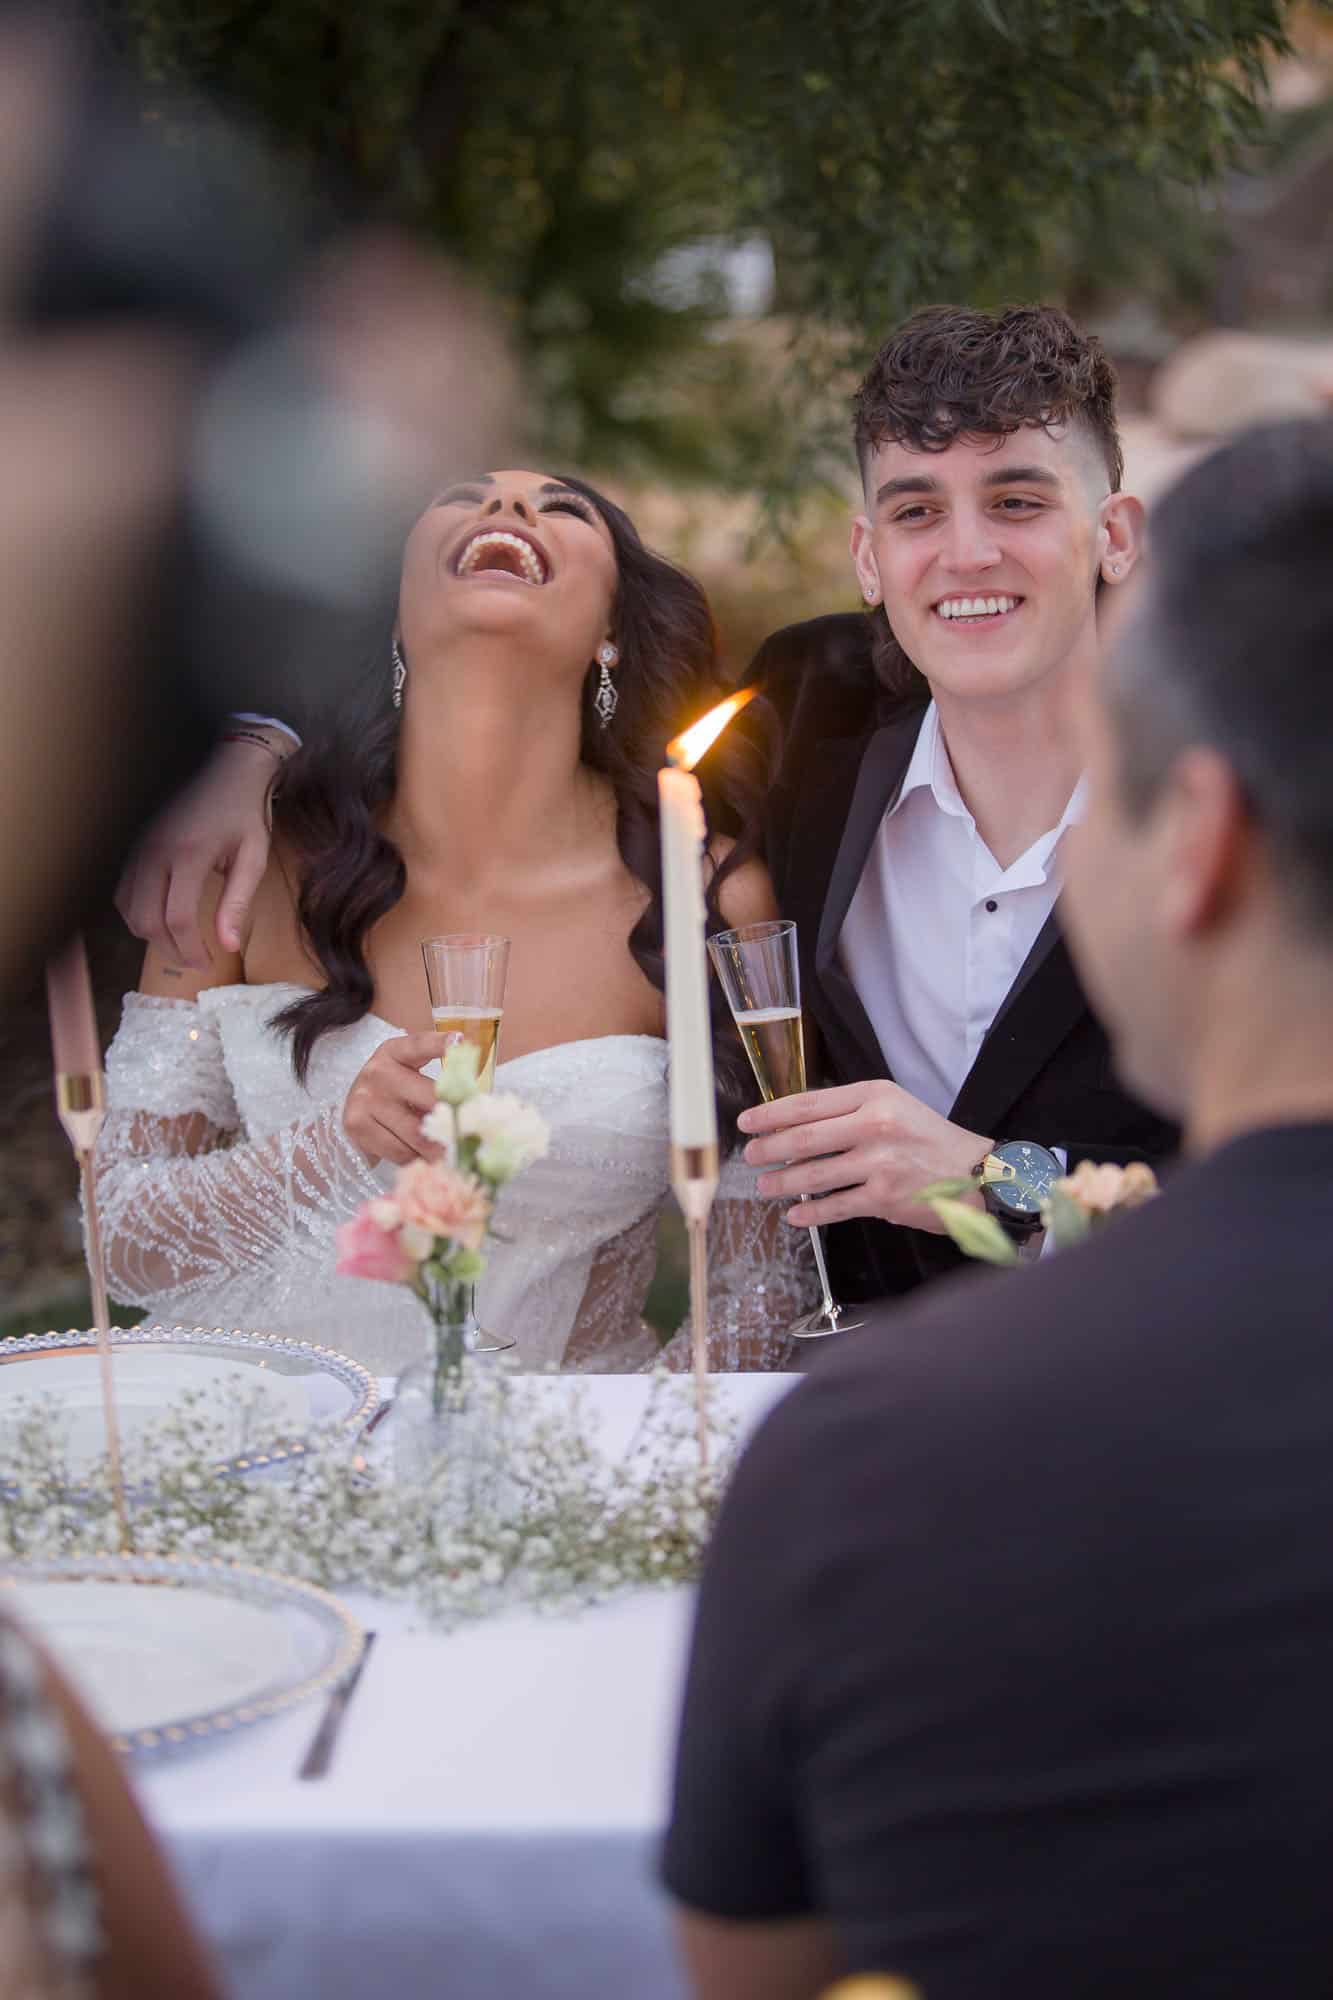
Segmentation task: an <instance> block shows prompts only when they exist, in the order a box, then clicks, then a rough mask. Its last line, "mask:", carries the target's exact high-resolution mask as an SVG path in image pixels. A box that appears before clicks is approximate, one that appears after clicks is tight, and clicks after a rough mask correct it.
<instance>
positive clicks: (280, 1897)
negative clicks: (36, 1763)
mask: <svg viewBox="0 0 1333 2000" xmlns="http://www.w3.org/2000/svg"><path fill="white" fill-rule="evenodd" d="M582 1379H583V1380H584V1381H585V1382H586V1381H589V1380H590V1378H587V1377H584V1378H582ZM715 1379H716V1380H717V1382H718V1386H719V1389H720V1390H721V1391H722V1393H724V1394H725V1395H726V1396H728V1398H730V1399H731V1400H732V1401H733V1404H734V1406H735V1407H736V1408H737V1410H738V1411H739V1412H740V1413H741V1417H742V1422H743V1424H744V1425H745V1426H746V1427H747V1428H748V1427H749V1426H751V1425H752V1424H753V1423H755V1422H757V1421H758V1419H759V1417H760V1415H761V1414H762V1413H763V1411H764V1410H765V1409H766V1408H767V1407H768V1406H769V1404H770V1403H772V1402H773V1401H774V1400H775V1399H776V1397H777V1396H778V1395H780V1394H781V1393H783V1392H784V1391H785V1390H786V1389H787V1388H789V1387H790V1386H791V1384H792V1382H793V1381H794V1380H795V1379H796V1378H795V1377H792V1376H782V1375H752V1376H733V1377H728V1378H715ZM647 1386H648V1385H647V1382H646V1380H644V1378H624V1377H605V1378H602V1379H601V1380H600V1381H594V1382H593V1385H592V1393H593V1394H594V1395H595V1396H596V1397H597V1399H598V1403H599V1407H600V1406H602V1405H604V1406H605V1408H606V1411H607V1423H606V1435H607V1436H608V1438H610V1437H611V1436H612V1435H613V1434H615V1433H621V1432H623V1434H624V1435H628V1431H629V1429H630V1428H631V1427H632V1423H633V1417H634V1413H635V1411H636V1410H637V1408H639V1407H641V1404H642V1400H643V1398H644V1397H645V1396H646V1394H647ZM345 1601H346V1602H347V1603H348V1604H349V1606H350V1607H351V1608H352V1609H353V1610H354V1611H355V1612H356V1613H357V1614H358V1616H360V1617H361V1618H362V1619H363V1621H364V1622H365V1623H366V1624H367V1625H368V1626H370V1627H373V1628H374V1630H375V1631H376V1633H377V1635H378V1636H377V1639H376V1643H375V1648H374V1651H373V1652H372V1654H371V1656H370V1660H369V1662H368V1664H367V1666H366V1670H365V1673H364V1674H363V1676H362V1680H361V1685H360V1687H359V1688H358V1690H357V1693H356V1696H355V1698H354V1700H353V1702H352V1705H351V1708H350V1710H349V1712H348V1716H347V1719H346V1722H345V1723H344V1725H343V1729H342V1733H341V1736H340V1737H339V1741H338V1748H337V1753H336V1756H335V1759H334V1764H333V1768H332V1771H331V1773H330V1774H329V1776H328V1777H326V1778H324V1779H321V1780H319V1781H316V1782H307V1783H301V1782H299V1781H298V1780H297V1779H296V1776H295V1773H296V1769H297V1766H298V1764H299V1763H300V1760H301V1757H302V1755H303V1754H304V1751H305V1748H306V1746H307V1744H308V1743H309V1740H310V1737H311V1735H312V1733H313V1731H314V1728H315V1726H316V1724H317V1722H318V1720H319V1715H320V1710H319V1708H318V1707H317V1706H316V1707H310V1708H305V1709H301V1710H298V1711H297V1712H296V1713H295V1714H292V1715H288V1716H284V1717H281V1718H278V1719H277V1720H275V1721H273V1722H270V1723H266V1724H264V1725H262V1726H261V1727H257V1728H255V1729H252V1730H250V1731H249V1732H247V1733H246V1735H244V1736H241V1737H238V1738H236V1739H234V1740H233V1741H231V1742H229V1743H226V1744H218V1745H212V1746H203V1747H201V1748H200V1749H199V1750H198V1751H197V1752H195V1753H193V1754H191V1755H190V1756H188V1757H184V1758H182V1759H181V1760H180V1761H179V1762H177V1763H174V1764H165V1765H163V1766H161V1767H160V1768H157V1769H151V1768H150V1769H146V1770H145V1771H144V1772H143V1773H142V1775H141V1777H140V1780H139V1784H140V1796H141V1799H142V1802H143V1804H144V1807H145V1809H146V1811H147V1813H148V1815H149V1818H150V1819H151V1820H152V1822H153V1823H154V1825H155V1826H156V1828H157V1831H158V1833H159V1834H160V1836H161V1837H162V1838H163V1840H164V1841H165V1843H166V1846H167V1849H168V1852H169V1854H170V1856H171V1858H172V1860H173V1862H174V1864H175V1867H176V1869H177V1872H178V1875H179V1877H180V1879H181V1882H182V1885H183V1887H184V1889H185V1892H186V1895H187V1897H188V1898H189V1900H190V1902H191V1904H192V1906H193V1908H194V1911H195V1914H196V1917H197V1920H198V1922H199V1924H200V1926H201V1928H202V1929H203V1931H204V1932H205V1934H206V1935H207V1936H208V1937H209V1938H210V1939H211V1941H212V1942H213V1944H214V1946H215V1948H216V1949H217V1951H218V1952H219V1953H220V1955H221V1958H222V1962H223V1965H224V1969H225V1971H226V1974H227V1975H228V1977H229V1980H230V1982H231V1993H232V1995H233V2000H300V1996H303V1995H307V1994H309V1995H319V1996H320V1997H321V2000H366V1996H371V2000H380V1996H383V2000H426V1996H428V1995H429V1996H431V2000H435V1996H444V1997H446V2000H474V1996H475V2000H482V1996H485V2000H510V1996H513V2000H518V1996H520V1995H521V1996H523V2000H556V1996H559V2000H591V1996H600V1995H603V1994H604V1995H608V1996H616V2000H681V1996H682V1995H683V1991H684V1989H683V1985H682V1982H681V1980H680V1977H679V1974H678V1973H677V1971H676V1968H675V1965H674V1961H673V1957H672V1951H671V1945H670V1939H669V1929H668V1910H667V1905H666V1902H665V1899H664V1897H663V1896H662V1894H661V1892H660V1891H659V1889H658V1887H657V1885H656V1880H655V1863H656V1853H657V1846H658V1842H659V1839H660V1835H661V1831H662V1827H663V1824H664V1820H665V1812H666V1802H667V1786H668V1780H669V1772H670V1758H671V1750H672V1742H673V1736H674V1730H675V1723H676V1712H677V1706H678V1702H679V1696H680V1683H681V1672H682V1667H683V1662H684V1651H685V1647H686V1645H687V1643H688V1638H689V1620H690V1612H691V1593H689V1592H687V1591H679V1590H678V1591H670V1592H665V1591H663V1592H649V1591H645V1592H640V1593H636V1594H634V1595H633V1596H628V1597H625V1598H622V1599H619V1600H617V1601H616V1602H614V1603H612V1604H610V1605H607V1606H604V1607H602V1608H601V1609H599V1610H595V1611H589V1612H586V1613H584V1614H582V1615H581V1616H579V1617H575V1618H560V1619H555V1618H541V1617H535V1616H532V1615H529V1614H521V1613H513V1614H510V1615H507V1616H505V1617H503V1618H499V1619H495V1620H491V1621H487V1622H485V1623H483V1624H480V1625H476V1626H471V1627H468V1628H465V1629H464V1630H462V1631H459V1632H455V1633H453V1634H450V1635H448V1636H437V1635H434V1634H431V1633H429V1632H426V1631H422V1630H419V1629H413V1622H414V1621H413V1618H412V1614H411V1613H410V1612H408V1611H406V1610H405V1609H404V1608H403V1607H401V1606H398V1605H391V1604H389V1603H388V1602H386V1601H384V1600H378V1601H377V1600H375V1599H374V1598H373V1597H362V1596H354V1595H352V1594H350V1593H347V1594H345Z"/></svg>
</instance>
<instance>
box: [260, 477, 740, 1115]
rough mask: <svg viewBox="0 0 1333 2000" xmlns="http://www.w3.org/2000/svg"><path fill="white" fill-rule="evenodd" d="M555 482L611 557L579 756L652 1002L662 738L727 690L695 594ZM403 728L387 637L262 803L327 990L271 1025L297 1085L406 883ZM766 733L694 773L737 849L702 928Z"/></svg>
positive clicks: (721, 1020) (367, 998)
mask: <svg viewBox="0 0 1333 2000" xmlns="http://www.w3.org/2000/svg"><path fill="white" fill-rule="evenodd" d="M561 484H562V485H565V486H568V487H570V488H572V490H573V491H574V492H576V493H580V494H582V495H583V496H584V497H585V498H586V499H587V500H589V501H590V502H591V503H592V505H593V506H594V507H596V509H597V511H598V513H599V514H600V515H601V517H602V519H603V521H605V523H606V526H607V529H608V530H609V532H610V536H611V541H612V544H613V547H614V550H615V557H616V569H617V578H618V580H617V589H616V600H615V605H614V608H613V612H612V627H613V631H614V636H615V643H616V645H617V647H618V649H619V652H620V664H619V668H618V670H617V674H616V689H617V693H618V695H619V704H618V706H617V709H616V713H615V718H614V721H613V722H612V724H611V726H610V727H609V728H607V729H603V728H602V727H601V726H600V723H599V721H598V719H597V716H596V714H595V712H594V709H593V706H592V695H593V691H594V688H595V686H596V682H597V675H598V669H597V667H596V665H595V664H593V663H590V664H589V667H588V673H587V677H586V680H585V683H584V689H583V724H582V740H581V745H580V757H581V760H582V762H583V763H585V764H586V765H588V766H589V768H590V769H592V770H594V771H601V772H603V773H604V774H605V776H606V778H607V779H608V781H609V783H610V785H611V788H612V791H613V792H614V794H615V800H616V840H617V844H618V846H619V849H620V853H621V856H622V858H623V859H624V862H625V865H626V867H627V868H628V869H629V870H630V871H631V873H632V874H633V875H635V876H636V877H637V879H638V880H639V881H640V882H641V883H642V884H643V885H644V888H645V889H646V890H647V892H648V900H647V903H646V905H645V907H644V909H643V912H642V914H641V915H640V917H639V919H638V921H637V922H636V923H635V925H634V926H633V928H632V930H631V931H630V932H629V935H628V937H627V939H626V943H627V945H628V947H629V950H630V953H631V955H632V956H633V958H634V960H635V962H636V963H637V964H638V965H639V967H640V968H641V970H642V971H643V972H644V974H645V976H646V977H647V978H648V979H649V980H651V982H652V984H653V985H654V986H656V987H657V988H658V990H659V991H663V990H665V964H664V960H663V944H662V865H661V850H660V845H659V830H658V810H657V773H658V771H659V769H660V768H661V765H662V763H663V761H664V757H663V753H664V750H665V747H666V744H667V743H668V742H669V741H670V739H671V738H672V737H673V736H676V735H678V734H679V733H680V731H681V730H682V729H683V728H684V727H686V725H687V724H688V723H690V722H692V721H695V720H697V719H698V717H699V716H700V715H701V714H702V713H703V712H704V710H706V709H707V708H708V707H710V706H711V705H712V703H713V702H714V701H717V700H719V699H720V698H721V696H722V694H723V693H724V692H725V690H724V689H723V688H722V686H721V685H720V682H719V675H718V661H717V642H716V634H715V631H714V627H713V619H712V614H711V612H710V610H709V607H708V600H707V598H706V597H705V595H704V592H703V589H702V587H701V586H700V585H699V584H698V583H697V582H696V581H695V579H694V578H693V577H692V576H690V575H689V574H688V573H687V572H686V571H685V570H682V569H679V568H678V567H677V566H676V565H675V564H674V563H671V562H668V561H667V559H666V558H665V557H664V556H660V555H658V554H656V553H655V552H654V551H653V550H652V549H650V548H648V547H647V546H646V545H645V543H644V542H643V540H642V538H641V537H640V535H639V532H638V530H637V529H636V527H635V526H634V523H633V522H632V521H631V520H630V518H629V516H628V514H626V513H625V512H624V510H623V508H620V507H617V506H616V505H615V504H614V502H613V501H610V500H608V499H607V498H606V497H605V495H604V494H602V493H599V492H598V491H597V490H596V488H595V487H592V486H590V485H588V484H587V482H586V481H584V480H581V479H576V478H562V480H561ZM400 727H401V711H400V710H398V709H395V708H394V707H393V705H392V702H391V699H390V669H389V642H388V639H387V637H386V641H385V647H384V662H383V664H382V665H381V666H379V667H377V668H376V669H375V670H374V671H373V673H372V674H371V676H370V677H369V679H368V682H367V685H366V688H365V691H364V697H363V703H362V707H361V709H360V711H359V712H358V713H355V714H346V715H343V716H341V717H339V718H338V721H337V724H336V726H334V727H332V728H330V729H329V730H328V731H327V732H325V733H324V734H323V735H321V736H320V737H319V738H318V739H317V740H313V741H311V742H310V743H309V744H308V745H307V746H306V747H305V748H303V749H302V750H301V751H299V752H298V754H297V755H296V756H295V757H293V758H292V759H291V761H290V762H289V763H288V765H287V766H286V768H285V770H284V773H283V780H282V787H281V790H280V792H279V793H278V795H277V798H276V801H275V809H274V828H275V832H276V833H278V834H279V835H280V836H281V838H282V839H283V841H284V842H285V843H286V845H287V847H288V848H289V850H290V851H291V853H292V854H293V856H294V858H295V861H296V867H297V873H298V876H299V891H298V905H297V908H298V915H299V918H300V922H301V927H302V929H303V931H304V933H305V936H306V938H307V939H308V941H309V943H310V946H311V949H312V950H313V952H314V954H315V956H316V957H317V958H318V960H319V963H320V965H321V967H322V968H323V971H324V976H325V981H326V984H325V985H324V987H323V989H322V990H321V991H319V992H317V993H312V994H310V995H308V996H307V997H305V998H303V999H300V1000H296V1001H293V1002H292V1004H291V1005H290V1006H288V1007H285V1008H284V1009H283V1010H282V1012H281V1013H279V1014H278V1015H277V1016H276V1017H275V1025H276V1026H278V1027H279V1028H282V1029H285V1030H286V1031H287V1033H288V1034H290V1036H291V1043H292V1064H293V1067H294V1069H295V1071H296V1074H297V1076H298V1077H299V1078H300V1079H301V1081H302V1082H304V1081H305V1078H306V1074H307V1071H308V1068H309V1064H310V1057H311V1054H312V1051H313V1050H314V1047H315V1044H316V1043H317V1042H318V1040H319V1038H320V1036H321V1035H325V1034H327V1033H329V1031H330V1030H331V1029H333V1028H342V1027H347V1026H349V1025H350V1024H351V1023H352V1022H354V1021H359V1020H361V1019H362V1018H363V1016H364V1015H366V1014H367V1013H369V1011H370V1008H371V1004H372V1001H373V999H374V981H373V979H372V977H371V973H370V967H369V965H368V964H367V962H366V949H365V948H366V939H367V937H368V936H369V933H370V931H371V929H372V928H373V926H374V925H375V924H377V923H378V922H379V920H380V918H381V917H383V916H385V915H386V914H387V912H388V911H389V910H391V909H392V908H393V906H394V904H395V903H397V902H398V900H399V899H400V897H401V896H402V894H403V891H404V888H405V887H406V883H407V870H406V866H405V864H404V862H403V858H402V855H401V854H400V853H399V851H398V849H397V847H396V846H395V845H394V843H393V842H392V841H391V840H390V839H389V837H388V835H387V834H386V833H385V832H384V824H383V823H384V818H385V813H386V809H387V807H388V805H389V804H390V802H391V800H392V799H393V796H394V788H395V785H396V783H397V759H398V734H399V729H400ZM776 733H777V732H776V725H775V719H774V718H773V715H772V711H771V710H768V711H767V712H766V704H764V703H763V702H762V701H758V700H757V701H755V702H753V703H751V705H750V709H748V710H746V711H745V713H744V714H743V715H742V716H741V717H740V718H738V720H737V722H736V723H734V724H733V725H732V726H731V728H729V729H728V730H726V731H725V732H724V734H723V736H722V737H721V738H720V739H719V741H718V743H717V744H716V745H715V746H714V747H713V749H712V750H710V751H709V752H708V754H707V756H706V757H705V758H704V759H703V760H702V762H701V764H700V766H699V770H698V773H697V775H698V778H699V782H700V785H701V788H702V791H703V798H704V811H705V815H706V818H707V821H708V827H709V832H710V834H723V835H726V836H728V837H730V838H731V839H732V840H733V841H734V842H735V845H734V846H733V847H732V849H731V851H730V852H729V853H728V855H727V856H726V858H725V860H724V861H723V862H722V863H721V865H720V866H719V867H718V868H717V869H716V870H714V871H713V873H712V876H711V879H710V880H709V882H708V884H707V889H706V899H705V900H706V915H707V925H708V929H709V930H710V931H714V930H719V929H721V928H723V927H724V925H725V921H726V920H725V918H724V917H723V915H722V913H721V910H720V908H719V906H718V893H719V891H720V889H721V887H722V884H723V883H724V882H725V880H726V879H727V877H728V875H730V874H732V873H733V872H734V870H735V869H737V868H738V867H739V866H740V865H741V863H742V862H744V861H745V860H747V859H749V858H750V857H751V856H752V855H753V854H754V853H755V852H756V850H757V846H758V834H759V823H760V808H761V803H762V798H763V792H764V787H765V785H766V783H767V782H768V779H769V777H770V775H771V773H772V771H773V769H774V768H775V764H776V756H777V742H776ZM710 1002H711V1006H712V1013H713V1057H714V1068H715V1073H716V1078H717V1090H718V1108H719V1111H720V1112H721V1113H722V1117H723V1122H724V1125H725V1126H726V1128H727V1129H728V1130H729V1131H730V1130H731V1129H732V1128H733V1127H734V1121H735V1117H736V1114H737V1112H738V1111H739V1110H741V1109H742V1107H743V1106H744V1105H745V1104H747V1103H750V1102H752V1101H753V1098H754V1091H753V1086H752V1083H751V1080H750V1075H749V1067H748V1064H747V1062H746V1060H745V1056H744V1052H743V1050H742V1049H741V1046H740V1043H739V1040H738V1038H737V1035H736V1031H735V1028H734V1027H733V1025H732V1023H731V1019H730V1016H729V1015H728V1013H727V1009H726V1005H725V1002H724V1000H723V998H722V995H721V993H720V992H719V991H718V990H717V988H716V986H715V985H714V986H711V988H710Z"/></svg>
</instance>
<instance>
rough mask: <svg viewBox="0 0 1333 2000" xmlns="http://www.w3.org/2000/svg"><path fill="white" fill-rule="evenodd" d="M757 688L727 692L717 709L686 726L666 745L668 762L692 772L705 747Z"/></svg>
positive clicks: (713, 740) (710, 710) (716, 737)
mask: <svg viewBox="0 0 1333 2000" xmlns="http://www.w3.org/2000/svg"><path fill="white" fill-rule="evenodd" d="M758 692H759V690H758V688H740V689H738V690H737V692H736V693H735V694H729V695H728V696H727V698H726V700H725V701H720V702H719V703H718V705H717V707H716V708H710V709H709V711H708V713H707V715H701V716H700V718H699V720H698V721H697V722H692V723H691V724H690V726H689V728H688V729H684V730H682V731H681V733H680V735H679V736H676V737H674V738H673V739H672V741H671V742H670V743H668V744H667V751H666V753H667V761H668V763H671V764H674V765H675V766H676V768H677V770H680V771H692V770H693V769H694V767H695V765H696V764H697V763H698V761H699V759H700V758H701V757H702V756H703V754H704V751H705V750H709V749H711V748H712V746H713V744H714V743H716V741H717V739H718V737H719V736H720V735H721V734H722V731H723V730H724V729H725V728H726V726H727V724H728V723H729V722H730V721H731V718H732V717H733V715H739V714H740V712H741V710H742V709H743V708H744V706H745V704H746V702H747V701H753V700H754V697H755V696H756V695H757V694H758Z"/></svg>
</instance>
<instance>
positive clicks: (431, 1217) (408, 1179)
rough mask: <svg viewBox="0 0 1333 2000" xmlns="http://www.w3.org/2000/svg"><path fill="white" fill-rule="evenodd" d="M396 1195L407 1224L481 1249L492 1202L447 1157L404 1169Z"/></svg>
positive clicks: (425, 1161) (468, 1176)
mask: <svg viewBox="0 0 1333 2000" xmlns="http://www.w3.org/2000/svg"><path fill="white" fill-rule="evenodd" d="M393 1198H394V1200H395V1202H396V1203H397V1205H398V1210H399V1213H400V1214H401V1216H402V1218H403V1221H404V1222H405V1223H413V1224H415V1225H416V1226H417V1227H418V1228H421V1229H426V1230H429V1232H430V1234H431V1235H432V1236H447V1237H449V1239H450V1240H451V1241H452V1242H454V1243H458V1244H461V1245H462V1247H463V1248H464V1249H465V1250H480V1248H481V1246H482V1242H483V1240H484V1238H485V1235H486V1224H487V1221H488V1220H489V1218H490V1212H491V1203H490V1197H489V1195H488V1194H487V1193H486V1190H485V1188H483V1187H481V1186H479V1185H478V1183H477V1182H476V1181H474V1180H473V1179H472V1177H471V1175H470V1174H460V1173H459V1171H458V1169H457V1167H451V1166H447V1165H446V1164H445V1162H444V1161H443V1160H413V1162H412V1164H411V1165H410V1166H407V1167H403V1168H402V1169H401V1170H400V1172H399V1175H398V1179H397V1181H396V1182H395V1184H394V1190H393Z"/></svg>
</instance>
